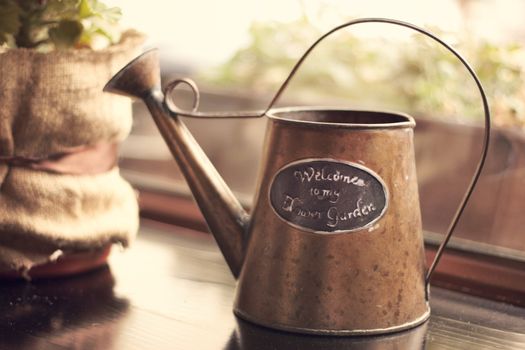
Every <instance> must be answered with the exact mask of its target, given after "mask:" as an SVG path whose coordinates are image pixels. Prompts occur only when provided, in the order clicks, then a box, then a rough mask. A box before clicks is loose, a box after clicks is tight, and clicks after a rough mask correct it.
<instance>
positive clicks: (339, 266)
mask: <svg viewBox="0 0 525 350" xmlns="http://www.w3.org/2000/svg"><path fill="white" fill-rule="evenodd" d="M413 127H414V122H413V120H412V118H410V117H408V116H403V115H397V114H391V113H378V112H364V111H352V110H332V109H308V110H301V109H295V110H292V109H289V110H283V111H277V112H272V113H271V114H269V118H268V126H267V132H266V139H265V146H264V151H263V152H264V153H263V163H262V164H261V167H260V174H259V181H258V186H257V189H258V190H257V194H256V199H255V203H254V206H253V211H252V217H251V223H250V226H249V228H248V230H247V239H246V244H247V245H246V255H245V258H244V263H243V267H242V270H241V273H240V278H239V282H238V287H237V295H236V302H235V312H236V314H237V315H238V316H240V317H242V318H244V319H247V320H250V321H253V322H255V323H258V324H262V325H265V326H269V327H272V328H278V329H283V330H291V331H297V332H306V333H334V334H335V333H339V334H344V333H351V334H372V333H382V332H388V331H394V330H400V329H404V328H408V327H411V326H414V325H415V324H418V323H421V322H423V321H424V320H425V319H426V318H427V317H428V315H429V307H428V303H427V300H426V296H425V281H424V273H425V256H424V251H423V238H422V230H421V219H420V212H419V201H418V191H417V181H416V171H415V161H414V148H413V142H412V136H413Z"/></svg>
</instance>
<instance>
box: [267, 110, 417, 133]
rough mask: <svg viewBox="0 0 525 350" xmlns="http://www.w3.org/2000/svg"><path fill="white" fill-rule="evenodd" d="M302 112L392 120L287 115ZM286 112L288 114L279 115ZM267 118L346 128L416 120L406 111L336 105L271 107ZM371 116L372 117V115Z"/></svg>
mask: <svg viewBox="0 0 525 350" xmlns="http://www.w3.org/2000/svg"><path fill="white" fill-rule="evenodd" d="M303 112H321V113H325V114H336V113H338V114H341V113H347V114H351V115H355V114H361V115H369V116H370V117H372V116H373V115H374V114H375V115H376V116H377V117H381V118H383V119H388V118H390V119H391V120H392V121H388V122H369V123H364V122H351V123H347V122H340V121H317V120H304V119H298V118H294V117H293V116H288V115H289V114H300V113H303ZM280 114H288V115H285V116H283V115H280ZM265 115H266V116H267V117H268V118H269V119H272V120H275V121H278V122H284V123H288V124H297V125H303V126H310V127H328V128H348V129H394V128H395V129H399V128H414V127H415V126H416V121H415V120H414V118H413V117H411V116H410V115H408V114H406V113H400V112H393V111H380V110H366V109H350V108H337V107H323V106H315V107H309V106H301V107H285V108H273V109H271V110H270V111H268V112H267V113H266V114H265ZM372 118H373V117H372Z"/></svg>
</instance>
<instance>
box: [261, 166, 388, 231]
mask: <svg viewBox="0 0 525 350" xmlns="http://www.w3.org/2000/svg"><path fill="white" fill-rule="evenodd" d="M269 195H270V204H271V207H272V208H273V209H274V211H275V212H276V213H277V215H278V216H279V217H281V218H282V219H283V220H285V221H286V222H287V223H289V224H290V225H292V226H294V227H297V228H300V229H303V230H307V231H310V232H315V233H336V232H349V231H356V230H360V229H364V228H367V227H369V226H371V225H372V224H373V223H375V222H376V221H377V220H379V219H380V218H381V217H382V216H383V214H384V213H385V212H386V209H387V206H388V191H387V188H386V186H385V184H384V182H383V180H382V179H381V178H380V177H379V175H377V174H376V173H374V172H373V171H372V170H370V169H368V168H366V167H364V166H362V165H359V164H356V163H351V162H345V161H339V160H334V159H325V158H318V159H304V160H300V161H297V162H293V163H290V164H287V165H286V166H284V167H283V168H281V169H280V170H279V171H278V172H277V175H275V177H274V179H273V181H272V184H271V187H270V194H269Z"/></svg>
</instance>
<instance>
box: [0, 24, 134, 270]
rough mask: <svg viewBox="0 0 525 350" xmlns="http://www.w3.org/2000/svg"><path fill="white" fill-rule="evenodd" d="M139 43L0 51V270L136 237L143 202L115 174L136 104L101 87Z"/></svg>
mask: <svg viewBox="0 0 525 350" xmlns="http://www.w3.org/2000/svg"><path fill="white" fill-rule="evenodd" d="M142 42H143V39H142V36H141V35H140V34H138V33H136V32H132V31H129V32H126V33H125V34H124V35H123V37H122V40H121V41H120V43H118V44H116V45H113V46H111V47H109V48H107V49H105V50H102V51H91V50H88V49H77V50H73V49H72V50H60V51H54V52H50V53H39V52H36V51H35V50H28V49H12V50H5V51H4V52H2V53H0V271H17V272H19V273H20V274H21V275H25V276H29V275H30V274H29V273H30V271H31V269H32V268H33V267H36V266H38V265H42V264H46V263H47V262H49V261H50V260H54V259H56V258H57V257H59V256H61V255H64V256H67V255H68V254H74V253H77V252H86V251H90V250H97V249H101V248H103V247H106V246H108V245H109V244H111V243H120V244H122V245H123V246H127V245H128V244H129V243H130V241H132V239H133V238H134V236H135V234H136V231H137V226H138V208H137V201H136V194H135V193H134V191H133V189H132V188H131V186H130V185H129V184H128V183H127V182H126V181H125V180H124V179H122V178H121V177H120V175H119V170H118V168H117V167H116V146H117V145H118V143H119V142H121V141H122V140H124V138H125V137H126V136H127V135H128V134H129V132H130V129H131V123H132V118H131V104H130V101H129V99H126V98H124V97H119V96H115V95H112V94H107V93H103V92H102V88H103V87H104V84H105V83H106V82H107V81H108V80H109V79H110V78H111V77H112V76H113V74H115V73H116V72H117V71H118V70H119V69H120V68H121V67H122V66H123V65H124V64H125V63H127V62H128V61H129V60H130V59H132V58H133V57H134V56H136V55H137V54H138V52H139V50H140V47H141V44H142Z"/></svg>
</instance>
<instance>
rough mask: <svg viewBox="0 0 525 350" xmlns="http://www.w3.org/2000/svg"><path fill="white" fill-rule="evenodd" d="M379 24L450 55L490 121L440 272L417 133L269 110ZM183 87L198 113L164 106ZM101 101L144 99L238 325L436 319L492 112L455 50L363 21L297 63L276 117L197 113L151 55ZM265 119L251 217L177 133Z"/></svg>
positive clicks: (380, 122) (350, 117) (308, 326)
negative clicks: (202, 121)
mask: <svg viewBox="0 0 525 350" xmlns="http://www.w3.org/2000/svg"><path fill="white" fill-rule="evenodd" d="M367 22H381V23H389V24H395V25H400V26H403V27H408V28H411V29H413V30H416V31H418V32H420V33H422V34H425V35H427V36H429V37H431V38H432V39H434V40H436V41H438V42H439V43H441V44H442V45H443V46H445V47H446V48H447V49H448V50H449V51H450V52H452V53H453V54H454V55H455V56H456V57H457V58H458V59H459V60H460V61H461V62H462V63H463V64H464V66H465V67H466V68H467V69H468V71H469V73H470V74H471V76H472V77H473V78H474V80H475V82H476V84H477V86H478V88H479V91H480V93H481V97H482V100H483V107H484V112H485V138H484V144H483V152H482V154H481V159H480V162H479V164H478V166H477V169H476V173H475V175H474V177H473V179H472V182H471V183H470V185H469V187H468V188H467V192H466V194H465V196H464V198H463V200H462V202H461V203H460V206H459V208H458V211H457V212H456V214H455V216H454V218H453V220H452V223H451V225H450V227H449V229H448V231H447V234H446V235H445V239H444V241H443V243H442V244H441V246H440V247H439V249H438V252H437V254H436V258H435V260H434V262H433V263H432V265H431V266H430V268H429V270H428V271H427V272H425V270H426V269H425V254H424V250H423V237H422V228H421V216H420V210H419V199H418V191H417V179H416V169H415V160H414V145H413V128H414V126H415V122H414V120H413V119H412V118H411V117H409V116H407V115H403V114H397V113H390V112H372V111H358V110H348V109H330V108H306V109H305V108H303V109H301V108H295V109H290V108H288V109H272V106H273V105H274V103H275V101H276V100H277V99H278V97H279V96H280V95H281V93H282V92H283V90H284V89H285V87H286V86H287V84H288V82H289V80H290V78H291V77H292V76H293V75H294V73H295V72H296V71H297V69H298V67H299V66H300V65H301V63H302V62H303V61H304V59H305V58H306V56H307V55H308V54H309V53H310V52H311V51H312V49H313V48H314V47H315V46H316V45H317V44H318V43H319V42H321V41H322V40H323V39H324V38H326V37H327V36H329V35H330V34H332V33H333V32H335V31H337V30H339V29H341V28H344V27H347V26H350V25H354V24H359V23H367ZM179 83H185V84H187V85H189V87H190V88H191V89H192V90H193V93H194V96H195V106H194V110H193V111H191V112H188V111H185V110H181V109H179V108H178V107H177V106H176V105H175V104H174V103H173V101H172V100H171V98H170V94H169V92H170V91H171V89H173V88H175V87H176V86H177V85H178V84H179ZM105 91H108V92H113V93H118V94H122V95H126V96H131V97H135V98H139V99H141V100H142V101H143V102H144V103H145V104H146V106H147V108H148V110H149V111H150V113H151V115H152V117H153V119H154V121H155V123H156V124H157V126H158V128H159V130H160V132H161V135H162V136H163V138H164V140H165V141H166V144H167V145H168V147H169V149H170V151H171V153H172V155H173V157H174V159H175V160H176V161H177V163H178V165H179V168H180V170H181V172H182V173H183V175H184V176H185V178H186V180H187V182H188V185H189V187H190V189H191V191H192V192H193V194H194V197H195V200H196V202H197V204H198V205H199V207H200V209H201V211H202V212H203V215H204V217H205V219H206V222H207V224H208V227H209V229H210V231H211V233H212V234H213V235H214V237H215V239H216V241H217V243H218V245H219V247H220V249H221V251H222V253H223V255H224V257H225V260H226V262H227V264H228V266H229V267H230V270H231V272H232V274H233V276H234V277H235V278H236V279H238V284H237V292H236V297H235V305H234V312H235V313H236V314H237V315H238V316H239V317H241V318H244V319H246V320H248V321H252V322H254V323H257V324H260V325H263V326H267V327H271V328H276V329H281V330H287V331H293V332H298V333H311V334H329V335H353V334H355V335H365V334H381V333H389V332H394V331H398V330H402V329H406V328H410V327H414V326H416V325H418V324H420V323H422V322H424V321H425V320H426V319H427V318H428V317H429V314H430V309H429V304H428V284H429V280H430V276H431V274H432V272H433V271H434V269H435V267H436V265H437V263H438V261H439V258H440V257H441V255H442V252H443V249H444V248H445V246H446V244H447V242H448V240H449V239H450V237H451V235H452V232H453V230H454V228H455V226H456V224H457V223H458V220H459V218H460V216H461V213H462V212H463V210H464V208H465V206H466V203H467V201H468V199H469V197H470V195H471V194H472V192H473V189H474V186H475V184H476V182H477V180H478V178H479V175H480V173H481V170H482V168H483V165H484V162H485V159H486V155H487V149H488V142H489V134H490V112H489V108H488V103H487V98H486V96H485V93H484V91H483V88H482V86H481V83H480V82H479V79H478V78H477V76H476V75H475V73H474V72H473V70H472V69H471V68H470V66H469V65H468V64H467V63H466V61H465V60H464V59H463V58H462V57H461V56H460V55H459V54H458V53H457V52H456V51H455V50H454V49H453V48H451V47H450V46H448V45H447V44H446V43H444V42H443V41H441V40H440V39H439V38H437V37H436V36H434V35H433V34H430V33H428V32H427V31H425V30H423V29H421V28H419V27H416V26H414V25H411V24H409V23H405V22H400V21H395V20H389V19H374V18H373V19H361V20H354V21H351V22H348V23H346V24H344V25H341V26H339V27H336V28H334V29H333V30H331V31H329V32H327V33H326V34H325V35H323V36H322V37H321V38H319V39H318V40H317V41H316V42H315V43H314V44H313V45H312V46H311V47H310V48H309V49H308V50H307V51H306V53H305V54H304V55H303V56H302V57H301V58H300V59H299V61H298V62H297V63H296V65H295V66H294V68H293V69H292V71H291V73H290V75H289V77H288V78H287V79H286V80H285V82H284V83H283V85H282V86H281V88H280V89H279V90H278V92H277V94H276V95H275V97H274V98H273V100H272V101H271V103H270V105H269V107H268V108H267V109H266V110H264V111H259V112H238V113H235V112H228V113H225V114H224V113H202V112H198V111H197V105H198V97H199V96H198V89H197V88H196V86H195V85H194V83H193V82H191V81H189V80H186V79H178V80H175V81H173V82H172V83H170V84H169V85H168V86H167V87H166V88H165V89H164V90H162V89H161V87H160V69H159V61H158V57H157V52H156V51H154V50H153V51H148V52H146V53H144V54H143V55H141V56H139V57H138V58H136V59H135V60H133V61H132V62H130V63H129V64H128V65H127V66H126V67H124V68H123V69H122V70H121V71H120V72H119V73H117V74H116V75H115V76H114V77H113V78H112V79H111V80H110V81H109V82H108V83H107V84H106V87H105ZM181 116H187V117H198V118H221V117H227V118H249V117H252V118H253V117H266V118H267V123H268V124H267V131H266V136H265V143H264V149H263V155H262V159H263V160H262V164H261V166H260V171H259V179H258V186H257V193H256V196H255V201H254V203H253V207H252V211H251V213H250V214H248V213H247V212H246V211H245V210H244V208H243V207H242V206H241V205H240V203H239V201H238V200H237V199H236V198H235V196H234V195H233V194H232V192H231V191H230V190H229V188H228V187H227V186H226V184H225V183H224V181H223V180H222V178H221V176H220V175H219V174H218V172H217V171H216V170H215V168H214V167H213V165H212V164H211V162H210V161H209V159H208V158H207V157H206V155H205V154H204V152H203V151H202V149H201V148H200V147H199V145H198V144H197V142H196V141H195V140H194V138H193V137H192V135H191V134H190V132H189V131H188V129H187V128H186V127H185V125H184V123H183V122H182V120H181V118H180V117H181Z"/></svg>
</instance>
